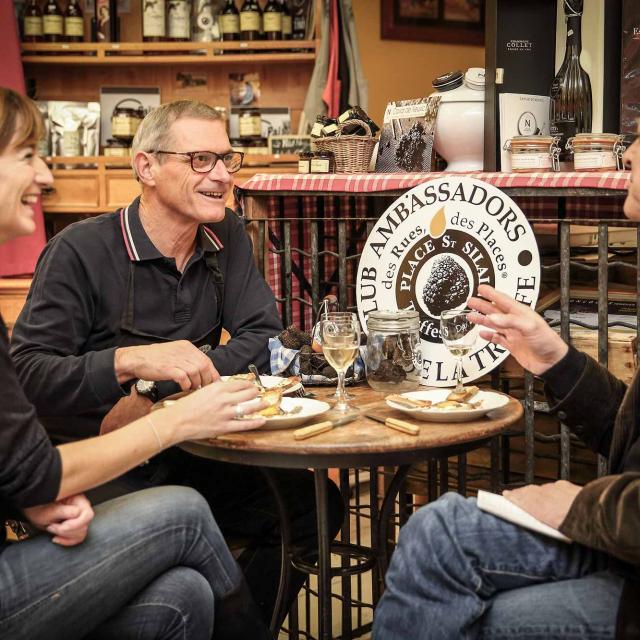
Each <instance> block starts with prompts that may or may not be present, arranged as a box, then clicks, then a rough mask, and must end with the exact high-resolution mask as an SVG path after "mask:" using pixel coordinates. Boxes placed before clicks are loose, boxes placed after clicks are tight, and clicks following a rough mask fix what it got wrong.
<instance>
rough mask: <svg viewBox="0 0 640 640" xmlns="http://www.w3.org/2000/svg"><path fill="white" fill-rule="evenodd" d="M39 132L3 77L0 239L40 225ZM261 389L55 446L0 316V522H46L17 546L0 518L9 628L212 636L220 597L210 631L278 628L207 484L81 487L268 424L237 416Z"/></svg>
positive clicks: (232, 392)
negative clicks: (108, 495) (125, 491)
mask: <svg viewBox="0 0 640 640" xmlns="http://www.w3.org/2000/svg"><path fill="white" fill-rule="evenodd" d="M41 134H42V122H41V119H40V114H39V113H38V110H37V108H36V107H35V105H34V104H33V103H32V102H31V101H30V100H28V99H27V98H24V97H23V96H21V95H19V94H17V93H15V92H14V91H11V90H9V89H3V88H0V243H2V242H6V241H7V240H10V239H12V238H15V237H18V236H21V235H26V234H29V233H33V231H34V230H35V223H34V205H35V204H36V203H37V202H38V200H39V198H40V194H41V192H42V189H43V188H45V187H47V186H49V185H50V184H51V183H52V181H53V178H52V175H51V172H50V171H49V169H48V168H47V166H46V165H45V163H44V162H43V161H42V160H41V159H40V158H39V157H38V156H37V154H36V152H35V146H36V144H37V142H38V139H39V138H40V136H41ZM70 330H72V327H70ZM256 395H257V390H256V389H255V387H254V385H252V384H251V383H249V382H245V381H238V382H233V383H218V384H212V385H209V386H207V387H205V388H203V389H201V390H199V391H197V392H194V393H192V394H191V395H189V396H188V397H186V398H183V399H182V400H180V401H179V402H177V403H175V404H174V405H173V406H171V407H169V408H166V409H163V410H161V411H158V412H154V413H153V415H152V416H146V417H145V418H142V419H140V420H137V421H135V422H133V423H131V424H129V425H127V426H125V427H123V428H122V429H119V430H117V431H114V432H112V433H109V434H108V435H105V436H100V437H99V438H91V439H87V440H83V441H79V442H73V443H70V444H64V445H60V446H58V447H54V446H53V445H52V444H51V443H50V441H49V439H48V437H47V435H46V433H45V431H44V429H43V428H42V426H41V425H40V424H39V422H38V419H37V417H36V414H35V411H34V409H33V407H32V406H31V405H30V404H29V402H28V401H27V399H26V398H25V396H24V393H23V392H22V389H21V388H20V384H19V382H18V380H17V377H16V374H15V371H14V368H13V364H12V362H11V358H10V356H9V351H8V339H7V331H6V327H5V326H4V323H3V322H2V320H1V318H0V525H1V524H2V523H3V522H4V520H5V519H6V518H8V517H11V516H12V515H14V514H15V513H16V512H17V513H18V517H20V518H21V519H26V520H28V521H29V522H30V523H31V524H32V525H33V526H34V527H35V528H36V529H40V530H42V531H43V532H47V533H48V534H50V535H49V536H47V535H36V536H34V537H32V538H30V539H28V540H25V541H22V542H18V543H15V544H12V543H7V542H6V541H5V539H4V530H3V529H0V594H1V596H0V637H3V638H5V637H6V638H9V637H10V638H16V639H17V638H47V639H48V640H51V639H54V638H64V639H65V640H71V639H73V638H83V637H91V638H140V639H147V638H154V639H156V638H157V639H160V638H162V639H166V640H169V639H173V638H176V639H177V638H180V639H185V638H186V639H195V638H198V639H200V638H202V639H205V638H211V637H212V631H213V626H214V615H213V614H214V608H215V612H216V615H215V633H214V634H213V637H214V638H217V639H219V638H238V639H239V638H267V637H269V636H268V633H267V630H266V628H265V627H264V624H263V623H262V622H261V618H260V614H259V612H258V611H257V609H256V608H255V605H254V603H253V601H252V600H251V597H250V595H249V594H248V591H247V589H246V586H245V584H244V580H243V578H242V574H241V572H240V569H239V568H238V566H237V564H236V563H235V561H234V559H233V557H232V556H231V554H230V552H229V550H228V548H227V546H226V543H225V542H224V539H223V538H222V535H221V534H220V531H219V529H218V527H217V525H216V523H215V521H214V519H213V517H212V515H211V512H210V510H209V507H208V505H207V503H206V502H205V501H204V500H203V499H202V498H201V497H200V496H199V494H198V493H196V492H195V491H193V490H190V489H186V488H180V487H162V488H156V489H150V490H147V491H142V492H138V493H135V494H132V495H128V496H125V497H123V498H119V499H117V500H113V501H111V502H107V503H104V504H101V505H100V506H99V507H97V508H96V510H95V513H94V511H93V510H92V508H91V505H90V504H89V501H88V500H87V499H86V497H84V496H83V495H82V492H83V491H86V490H88V489H91V488H93V487H95V486H98V485H99V484H101V483H104V482H106V481H108V480H111V479H113V478H115V477H117V476H119V475H121V474H122V473H124V472H125V471H127V470H129V469H131V468H132V467H134V466H136V465H139V464H142V463H144V461H145V460H148V459H149V458H150V457H152V456H154V455H155V454H157V453H159V452H160V451H162V450H163V449H165V448H167V447H170V446H172V445H175V444H177V443H179V442H181V441H183V440H187V439H196V438H206V437H215V436H216V435H217V434H221V433H227V432H231V431H239V430H248V429H255V428H257V427H259V426H261V425H262V424H263V423H264V419H255V420H243V421H239V420H237V419H235V418H236V416H237V415H239V412H238V410H237V405H238V404H239V403H242V402H247V401H252V404H253V405H254V407H255V408H259V407H260V406H261V404H260V401H259V400H253V399H254V398H256ZM211 416H216V418H215V421H212V418H211ZM90 523H91V525H90ZM50 536H52V537H50ZM78 545H79V546H78Z"/></svg>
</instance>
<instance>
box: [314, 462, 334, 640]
mask: <svg viewBox="0 0 640 640" xmlns="http://www.w3.org/2000/svg"><path fill="white" fill-rule="evenodd" d="M313 475H314V478H315V484H316V511H317V519H318V614H319V615H318V618H319V630H318V637H319V638H320V640H331V636H332V629H331V540H329V522H328V520H327V508H328V506H327V483H328V480H329V475H328V473H327V470H326V469H315V470H314V472H313Z"/></svg>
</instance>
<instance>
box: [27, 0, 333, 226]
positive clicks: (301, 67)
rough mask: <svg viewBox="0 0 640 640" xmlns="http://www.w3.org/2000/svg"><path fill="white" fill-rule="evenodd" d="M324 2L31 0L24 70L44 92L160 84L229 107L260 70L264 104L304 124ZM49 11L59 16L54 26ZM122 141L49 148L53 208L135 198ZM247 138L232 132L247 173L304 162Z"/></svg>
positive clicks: (100, 208) (68, 96)
mask: <svg viewBox="0 0 640 640" xmlns="http://www.w3.org/2000/svg"><path fill="white" fill-rule="evenodd" d="M320 4H321V3H320V2H319V0H226V1H224V2H222V1H221V2H218V3H217V4H213V3H211V2H209V1H208V0H184V1H183V0H171V1H170V2H169V0H157V2H148V1H145V2H143V1H142V0H129V2H128V3H118V2H116V0H26V3H25V10H24V13H23V16H22V23H21V33H22V37H23V43H22V60H23V64H24V69H25V78H26V81H27V85H28V86H29V88H30V91H31V92H32V93H33V95H35V97H36V98H37V100H39V101H42V102H43V103H47V102H49V101H62V102H77V103H82V104H87V103H101V105H102V97H103V95H104V94H103V91H104V90H105V88H107V89H108V88H118V89H120V88H122V89H123V90H124V89H131V90H132V92H133V93H135V89H140V90H141V91H144V90H151V89H153V90H155V91H156V93H157V94H159V96H160V101H161V102H170V101H173V100H179V99H193V100H200V101H204V102H206V103H207V104H209V105H212V106H219V107H221V109H222V110H225V111H226V112H227V113H229V112H230V109H229V107H230V103H231V97H230V92H231V91H232V88H233V82H235V80H233V79H234V78H237V77H244V76H255V78H256V86H259V91H260V97H259V103H258V104H259V107H260V108H267V109H269V108H280V107H286V108H288V109H289V113H290V130H291V131H294V132H295V131H297V128H298V124H299V122H300V118H301V114H302V110H303V106H304V101H305V97H306V93H307V90H308V86H309V81H310V78H311V74H312V71H313V65H314V61H315V59H316V51H317V49H318V46H319V37H320V34H319V30H318V28H317V27H318V25H319V24H320V19H319V16H320V9H321V7H320ZM178 5H179V6H178ZM212 7H217V9H215V10H212ZM301 7H306V8H304V9H301ZM278 9H281V11H280V12H278ZM207 12H208V13H207ZM275 14H277V16H275ZM47 16H49V18H51V17H52V16H53V19H48V21H47V26H46V29H45V26H44V22H45V17H47ZM56 16H57V17H56ZM94 16H98V19H97V20H96V19H95V17H94ZM265 16H267V18H266V22H265ZM274 16H275V17H274ZM256 17H258V23H257V24H258V28H257V29H255V28H254V27H255V24H256V22H255V18H256ZM252 20H253V22H252ZM252 25H253V27H252ZM253 31H257V34H256V33H253ZM54 32H55V33H54ZM263 34H264V35H263ZM250 38H251V39H250ZM256 38H258V39H256ZM90 40H93V41H91V42H90ZM100 126H101V130H102V127H103V126H107V127H108V125H106V124H104V123H102V124H101V125H100ZM112 126H113V123H112ZM234 135H236V136H237V135H238V134H237V133H236V134H234ZM116 137H117V136H115V135H114V136H112V135H111V134H108V135H107V138H116ZM119 142H121V141H120V140H118V139H114V140H112V139H109V140H107V143H106V144H105V141H104V140H102V142H101V143H100V144H99V146H98V147H95V146H94V147H93V148H92V152H95V153H97V152H99V153H101V154H104V156H102V155H101V156H93V155H92V156H90V157H89V156H88V157H84V156H82V157H77V158H70V157H66V156H65V157H64V158H53V159H51V160H50V162H51V165H52V167H53V168H54V175H55V177H56V184H55V191H54V192H53V193H51V194H49V195H48V196H47V197H46V198H45V199H44V210H45V212H46V213H47V214H49V213H52V214H56V215H57V214H64V213H74V214H91V215H92V214H97V213H101V212H106V211H112V210H114V209H116V208H118V207H119V206H122V205H123V204H126V203H128V202H129V201H130V200H131V199H132V198H133V197H135V195H136V194H137V193H138V185H137V183H136V181H135V180H134V179H133V177H132V175H131V170H130V169H129V168H127V166H126V165H127V163H128V159H127V158H126V157H125V158H124V159H122V158H121V159H119V161H118V160H117V159H114V158H113V157H112V155H108V154H112V153H116V152H118V151H121V152H124V151H127V148H128V145H124V144H118V143H119ZM242 142H243V140H234V141H233V144H234V145H236V146H237V147H238V148H240V149H242V150H244V151H245V153H246V154H247V155H246V156H245V162H244V167H243V168H242V169H241V171H240V172H239V174H238V175H236V176H235V180H236V183H237V184H239V183H241V182H243V181H245V180H247V179H248V178H250V177H252V176H253V175H254V174H255V173H257V172H261V173H265V172H266V173H268V172H277V173H282V172H289V171H291V172H295V171H296V169H297V163H296V160H297V158H293V157H291V158H288V160H289V161H290V162H286V161H287V158H285V157H280V158H275V157H274V156H269V155H265V151H266V149H265V147H266V138H265V139H261V142H262V143H263V144H260V145H259V144H257V141H256V140H249V141H248V142H247V145H246V147H247V148H246V149H245V148H244V147H243V145H242V144H241V143H242ZM249 143H251V144H249ZM120 147H122V148H120ZM51 152H56V153H61V151H60V150H58V149H53V148H50V149H49V150H48V151H43V153H51ZM85 153H86V151H85ZM127 155H128V152H127ZM283 161H284V162H283ZM118 162H119V166H118ZM257 167H259V169H258V168H257Z"/></svg>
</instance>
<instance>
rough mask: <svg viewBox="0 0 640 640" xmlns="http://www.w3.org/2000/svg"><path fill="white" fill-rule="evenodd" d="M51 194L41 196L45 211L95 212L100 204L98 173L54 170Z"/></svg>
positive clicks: (94, 171) (83, 170)
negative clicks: (62, 209)
mask: <svg viewBox="0 0 640 640" xmlns="http://www.w3.org/2000/svg"><path fill="white" fill-rule="evenodd" d="M53 177H54V186H55V190H54V191H53V192H52V193H49V194H45V195H44V196H43V201H42V204H43V207H44V208H45V209H46V210H47V211H53V210H54V209H60V208H61V207H66V208H68V209H73V210H74V211H77V210H82V209H87V210H95V209H97V208H98V207H99V206H100V204H101V200H100V180H99V178H98V172H97V171H96V170H90V169H87V170H85V169H74V170H73V171H70V170H66V169H54V171H53Z"/></svg>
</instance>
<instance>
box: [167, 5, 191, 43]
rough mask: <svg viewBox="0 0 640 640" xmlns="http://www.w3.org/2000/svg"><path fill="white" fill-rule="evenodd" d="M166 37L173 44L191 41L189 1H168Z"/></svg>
mask: <svg viewBox="0 0 640 640" xmlns="http://www.w3.org/2000/svg"><path fill="white" fill-rule="evenodd" d="M167 13H168V20H167V24H168V29H167V31H168V34H167V35H168V36H169V40H173V41H174V42H184V41H186V40H190V39H191V0H169V2H168V4H167Z"/></svg>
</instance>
